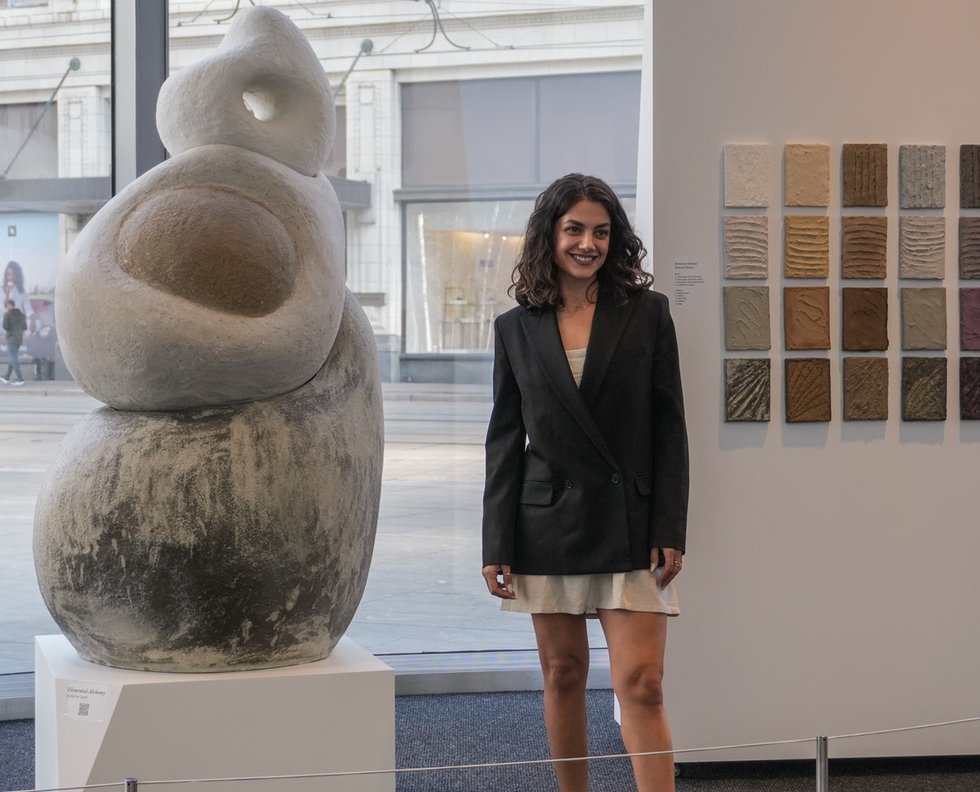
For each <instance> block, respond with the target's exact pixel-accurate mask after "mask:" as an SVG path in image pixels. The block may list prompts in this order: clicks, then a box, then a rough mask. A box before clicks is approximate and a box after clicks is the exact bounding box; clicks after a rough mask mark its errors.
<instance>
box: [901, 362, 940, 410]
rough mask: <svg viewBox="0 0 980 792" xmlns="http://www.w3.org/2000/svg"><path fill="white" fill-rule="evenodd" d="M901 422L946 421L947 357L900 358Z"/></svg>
mask: <svg viewBox="0 0 980 792" xmlns="http://www.w3.org/2000/svg"><path fill="white" fill-rule="evenodd" d="M902 420H903V421H945V420H946V358H944V357H903V358H902Z"/></svg>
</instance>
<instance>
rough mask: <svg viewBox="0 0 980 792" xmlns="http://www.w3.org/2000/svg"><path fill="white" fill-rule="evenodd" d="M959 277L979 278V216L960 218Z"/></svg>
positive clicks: (963, 278)
mask: <svg viewBox="0 0 980 792" xmlns="http://www.w3.org/2000/svg"><path fill="white" fill-rule="evenodd" d="M959 259H960V278H961V279H962V280H977V279H980V217H961V218H960V256H959Z"/></svg>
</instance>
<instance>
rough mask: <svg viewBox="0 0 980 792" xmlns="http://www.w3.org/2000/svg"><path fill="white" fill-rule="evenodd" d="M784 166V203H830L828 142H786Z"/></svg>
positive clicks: (788, 204)
mask: <svg viewBox="0 0 980 792" xmlns="http://www.w3.org/2000/svg"><path fill="white" fill-rule="evenodd" d="M784 168H785V170H784V175H785V181H784V193H785V203H786V206H829V205H830V146H828V145H827V144H826V143H787V144H786V149H785V162H784Z"/></svg>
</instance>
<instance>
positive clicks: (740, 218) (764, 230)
mask: <svg viewBox="0 0 980 792" xmlns="http://www.w3.org/2000/svg"><path fill="white" fill-rule="evenodd" d="M725 277H726V278H757V279H764V278H767V277H769V218H768V217H766V215H727V216H726V217H725Z"/></svg>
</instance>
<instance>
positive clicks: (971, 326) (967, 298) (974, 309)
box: [960, 288, 980, 352]
mask: <svg viewBox="0 0 980 792" xmlns="http://www.w3.org/2000/svg"><path fill="white" fill-rule="evenodd" d="M960 349H962V350H964V351H966V352H978V351H980V288H976V289H960Z"/></svg>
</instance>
